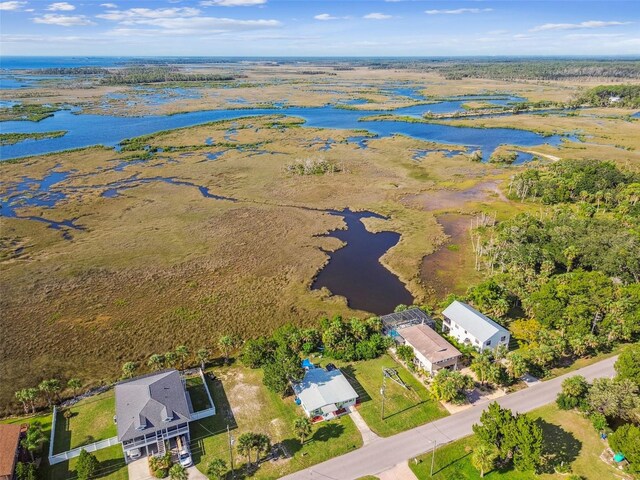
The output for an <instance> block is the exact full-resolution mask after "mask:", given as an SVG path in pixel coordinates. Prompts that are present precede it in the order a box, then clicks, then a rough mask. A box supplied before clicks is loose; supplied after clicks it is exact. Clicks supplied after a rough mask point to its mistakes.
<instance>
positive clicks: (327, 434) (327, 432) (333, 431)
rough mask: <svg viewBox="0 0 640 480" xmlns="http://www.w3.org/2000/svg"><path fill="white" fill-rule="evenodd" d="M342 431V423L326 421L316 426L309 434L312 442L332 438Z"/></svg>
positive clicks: (326, 440) (325, 440)
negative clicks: (311, 433)
mask: <svg viewBox="0 0 640 480" xmlns="http://www.w3.org/2000/svg"><path fill="white" fill-rule="evenodd" d="M343 433H344V425H342V424H339V423H327V424H326V425H323V426H322V427H320V428H318V430H316V431H315V433H314V434H313V435H312V436H311V439H310V440H311V441H313V442H328V441H329V440H331V439H332V438H338V437H339V436H340V435H342V434H343Z"/></svg>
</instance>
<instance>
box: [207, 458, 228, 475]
mask: <svg viewBox="0 0 640 480" xmlns="http://www.w3.org/2000/svg"><path fill="white" fill-rule="evenodd" d="M226 473H227V462H225V461H224V460H222V459H221V458H214V459H213V460H211V461H210V462H209V465H207V475H208V476H209V478H213V479H215V480H222V479H223V478H224V476H225V474H226Z"/></svg>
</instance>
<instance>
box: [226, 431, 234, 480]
mask: <svg viewBox="0 0 640 480" xmlns="http://www.w3.org/2000/svg"><path fill="white" fill-rule="evenodd" d="M227 436H228V437H229V461H230V463H231V478H233V479H234V480H235V478H236V472H235V470H234V468H233V437H232V436H231V430H230V429H229V424H228V423H227Z"/></svg>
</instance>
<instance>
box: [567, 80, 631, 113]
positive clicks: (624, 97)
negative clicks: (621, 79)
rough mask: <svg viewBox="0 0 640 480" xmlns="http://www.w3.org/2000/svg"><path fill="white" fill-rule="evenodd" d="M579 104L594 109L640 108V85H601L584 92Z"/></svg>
mask: <svg viewBox="0 0 640 480" xmlns="http://www.w3.org/2000/svg"><path fill="white" fill-rule="evenodd" d="M578 103H580V104H587V105H592V106H594V107H610V106H616V107H627V108H640V85H599V86H597V87H594V88H592V89H590V90H587V91H586V92H584V93H583V94H582V95H581V96H580V97H579V98H578Z"/></svg>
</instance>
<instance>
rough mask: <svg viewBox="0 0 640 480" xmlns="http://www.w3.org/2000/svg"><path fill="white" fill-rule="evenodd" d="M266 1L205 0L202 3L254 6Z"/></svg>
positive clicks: (220, 5) (221, 5) (204, 5)
mask: <svg viewBox="0 0 640 480" xmlns="http://www.w3.org/2000/svg"><path fill="white" fill-rule="evenodd" d="M265 3H267V0H204V1H202V2H200V5H202V6H203V7H253V6H254V5H264V4H265Z"/></svg>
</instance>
